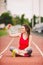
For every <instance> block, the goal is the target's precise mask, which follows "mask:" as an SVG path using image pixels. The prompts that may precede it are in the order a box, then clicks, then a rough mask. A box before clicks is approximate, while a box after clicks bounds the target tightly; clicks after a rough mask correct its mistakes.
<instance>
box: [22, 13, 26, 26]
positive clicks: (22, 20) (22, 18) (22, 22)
mask: <svg viewBox="0 0 43 65" xmlns="http://www.w3.org/2000/svg"><path fill="white" fill-rule="evenodd" d="M24 16H25V15H24V14H22V15H21V25H22V24H23V23H24Z"/></svg>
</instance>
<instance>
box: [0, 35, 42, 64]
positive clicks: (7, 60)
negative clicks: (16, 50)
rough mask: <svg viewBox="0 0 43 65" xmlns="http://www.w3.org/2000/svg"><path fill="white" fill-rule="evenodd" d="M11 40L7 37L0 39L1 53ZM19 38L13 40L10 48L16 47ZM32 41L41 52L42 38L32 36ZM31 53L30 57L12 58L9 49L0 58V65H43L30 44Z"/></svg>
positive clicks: (39, 56) (40, 57)
mask: <svg viewBox="0 0 43 65" xmlns="http://www.w3.org/2000/svg"><path fill="white" fill-rule="evenodd" d="M11 39H12V38H10V37H9V36H5V37H1V38H0V42H1V44H0V52H2V51H3V50H4V49H5V47H6V46H7V45H8V44H9V42H10V41H11ZM18 40H19V38H18V37H16V38H14V41H13V42H12V44H11V45H10V46H15V47H18V43H19V41H18ZM32 41H34V42H35V43H36V44H37V45H38V47H39V48H40V49H41V51H42V52H43V46H42V45H43V37H40V36H36V35H34V34H32ZM31 46H32V49H33V53H32V56H31V57H12V56H11V52H10V51H9V48H8V49H7V51H6V52H5V53H4V54H3V56H2V58H1V59H0V65H43V57H42V56H41V54H40V52H39V51H38V50H37V48H36V47H35V46H34V45H33V43H31Z"/></svg>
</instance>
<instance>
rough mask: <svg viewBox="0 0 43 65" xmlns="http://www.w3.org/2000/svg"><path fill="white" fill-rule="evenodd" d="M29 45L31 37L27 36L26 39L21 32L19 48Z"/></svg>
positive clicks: (22, 48)
mask: <svg viewBox="0 0 43 65" xmlns="http://www.w3.org/2000/svg"><path fill="white" fill-rule="evenodd" d="M28 46H29V39H28V38H27V39H26V40H24V39H23V34H21V38H20V41H19V49H20V50H24V49H25V48H27V47H28Z"/></svg>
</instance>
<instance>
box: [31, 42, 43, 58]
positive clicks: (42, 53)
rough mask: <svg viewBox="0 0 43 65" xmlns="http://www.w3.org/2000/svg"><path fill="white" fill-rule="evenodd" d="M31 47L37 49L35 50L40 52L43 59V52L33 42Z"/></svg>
mask: <svg viewBox="0 0 43 65" xmlns="http://www.w3.org/2000/svg"><path fill="white" fill-rule="evenodd" d="M32 43H33V45H34V46H35V47H36V48H37V50H38V51H39V52H40V54H41V56H42V57H43V52H42V51H41V50H40V48H39V47H38V46H37V45H36V44H35V42H33V41H32Z"/></svg>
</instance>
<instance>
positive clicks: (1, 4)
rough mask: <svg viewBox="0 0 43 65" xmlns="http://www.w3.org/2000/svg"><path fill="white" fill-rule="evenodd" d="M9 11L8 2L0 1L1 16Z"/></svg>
mask: <svg viewBox="0 0 43 65" xmlns="http://www.w3.org/2000/svg"><path fill="white" fill-rule="evenodd" d="M6 11H7V0H0V15H1V14H2V13H3V12H6Z"/></svg>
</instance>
